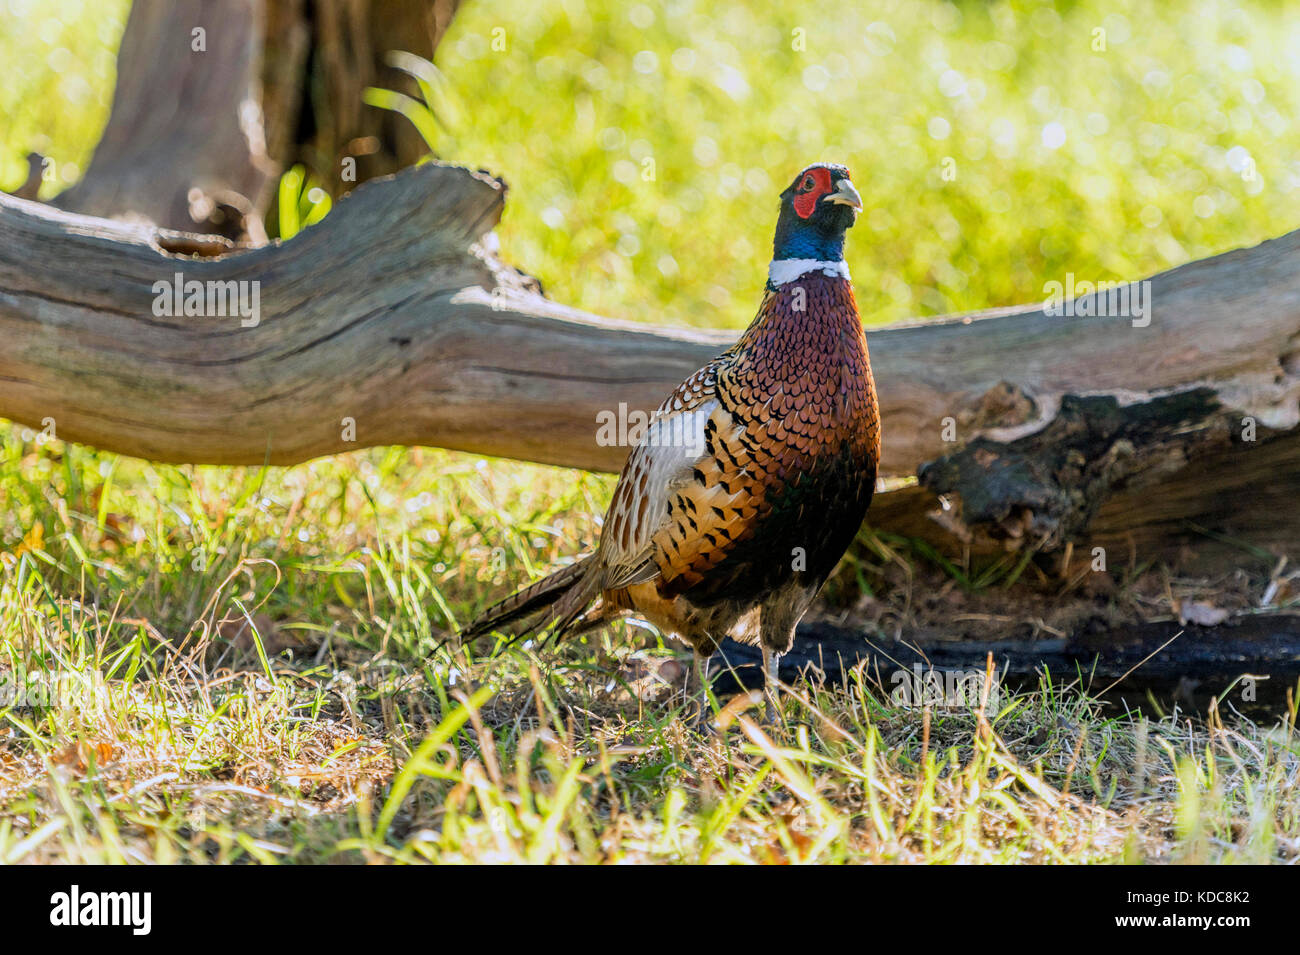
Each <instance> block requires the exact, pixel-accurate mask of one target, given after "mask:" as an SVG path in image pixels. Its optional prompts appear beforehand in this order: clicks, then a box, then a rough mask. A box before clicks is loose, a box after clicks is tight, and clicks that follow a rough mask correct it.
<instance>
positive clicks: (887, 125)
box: [0, 0, 1300, 327]
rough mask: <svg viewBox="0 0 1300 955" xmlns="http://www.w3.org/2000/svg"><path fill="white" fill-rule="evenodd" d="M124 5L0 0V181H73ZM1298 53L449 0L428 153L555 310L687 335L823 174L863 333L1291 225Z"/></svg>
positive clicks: (732, 8) (1287, 33)
mask: <svg viewBox="0 0 1300 955" xmlns="http://www.w3.org/2000/svg"><path fill="white" fill-rule="evenodd" d="M126 10H127V4H126V2H125V0H96V2H94V3H91V2H89V0H57V2H54V0H48V2H37V0H0V62H3V63H4V64H5V67H6V69H5V72H4V80H3V83H0V186H8V187H10V188H12V187H14V186H15V185H16V184H17V183H18V182H21V180H22V176H23V174H24V172H25V165H24V163H23V161H22V157H23V156H24V155H25V154H26V153H27V152H28V151H29V150H31V149H37V150H40V151H41V152H43V153H46V154H47V155H51V156H53V157H54V158H55V159H56V161H57V162H58V163H59V165H58V167H57V168H58V169H59V171H60V175H61V177H62V178H63V179H65V180H68V179H72V178H75V176H76V174H77V170H79V169H82V168H84V166H85V162H86V160H87V158H88V156H89V151H90V149H91V148H92V147H93V143H94V140H95V137H96V135H97V133H98V130H99V128H100V127H101V126H102V124H103V122H104V120H105V119H106V115H107V112H106V110H107V104H108V101H109V98H110V96H111V92H112V79H113V61H112V56H113V52H114V49H115V46H116V43H117V41H118V37H119V35H120V32H121V29H122V27H123V24H124V17H125V13H126ZM1098 31H1101V32H1098ZM1103 47H1104V48H1103ZM1297 50H1300V18H1296V17H1294V16H1292V15H1289V14H1288V13H1287V11H1286V9H1285V6H1284V5H1280V4H1274V3H1269V2H1264V0H1256V2H1247V3H1228V2H1200V3H1186V4H1177V5H1167V4H1160V3H1155V2H1151V0H1115V2H1101V0H1082V2H1078V3H1060V4H1057V5H1052V4H1047V3H1035V2H1030V0H1015V2H1002V3H992V4H989V3H982V2H981V3H975V2H969V3H956V4H954V3H946V2H937V0H918V2H899V0H895V2H884V3H854V2H827V3H819V4H815V5H814V4H804V3H795V2H793V0H768V2H754V3H738V2H735V3H732V2H727V3H724V2H705V0H668V2H663V3H651V2H642V3H630V4H629V3H623V2H614V0H587V2H583V0H542V2H537V3H532V4H519V3H517V2H509V0H472V2H470V3H467V4H466V5H465V7H464V8H463V9H462V10H461V12H460V13H459V14H458V16H457V19H456V22H455V24H454V25H453V29H452V32H451V33H450V35H449V36H448V37H447V38H446V40H445V41H444V43H443V44H442V46H441V48H440V49H439V51H438V55H437V61H438V66H439V68H440V69H441V73H442V75H443V76H445V77H446V78H447V82H446V83H445V84H444V85H443V86H442V88H440V89H439V90H438V99H439V108H438V109H437V111H436V112H437V120H438V123H437V126H436V128H434V126H433V124H432V123H431V124H430V130H429V131H427V133H426V134H427V135H429V136H430V138H433V139H434V140H435V146H436V151H437V152H438V154H439V155H440V157H442V158H444V159H448V160H453V161H463V162H466V163H469V164H471V165H475V166H482V167H486V168H488V169H490V170H491V171H493V172H494V173H497V174H499V175H501V176H503V177H504V178H505V179H506V180H507V182H508V183H509V184H510V185H511V187H512V192H511V195H510V201H509V203H508V205H507V207H506V212H505V219H504V222H503V224H502V229H501V232H502V240H503V248H504V250H505V254H506V257H507V258H508V259H509V260H511V261H512V262H514V263H516V264H518V265H520V266H521V267H523V268H525V269H527V270H529V271H531V272H533V273H534V274H536V275H538V276H539V277H540V278H541V279H542V280H543V282H544V283H545V285H546V287H547V289H548V291H549V292H550V293H551V294H553V295H554V296H555V297H556V298H558V299H560V300H562V301H566V302H570V303H572V304H575V305H578V306H580V307H583V308H587V309H590V310H592V311H597V312H602V313H605V314H613V315H620V316H624V317H628V318H634V319H641V320H646V321H659V322H670V323H679V324H689V325H699V326H732V327H738V326H742V325H744V324H745V323H746V322H747V321H748V320H749V318H750V317H751V315H752V312H753V309H754V307H755V305H756V303H757V301H758V297H759V294H760V292H761V289H762V285H763V282H764V279H765V270H764V266H765V265H766V262H767V260H768V258H769V242H770V236H771V231H772V226H773V221H774V213H775V209H776V195H777V193H778V192H779V191H780V190H781V189H782V188H784V186H785V185H786V184H787V183H788V181H789V180H790V179H791V178H792V177H793V176H794V174H795V173H796V172H797V171H798V170H799V169H800V168H801V167H802V166H804V165H805V164H807V163H809V162H812V161H815V160H820V159H834V160H839V161H843V162H846V163H848V164H849V166H850V167H851V168H852V169H853V171H854V177H855V179H856V180H857V182H858V185H859V188H860V190H861V191H862V193H863V196H864V197H865V198H866V200H867V210H866V212H865V213H864V215H863V217H862V218H861V220H860V221H859V223H858V226H857V228H856V229H855V231H854V233H853V234H852V235H851V237H850V242H849V250H848V258H849V264H850V266H851V267H852V270H853V275H854V279H855V285H856V287H857V290H858V295H859V301H860V305H861V307H862V310H863V312H864V314H866V315H867V316H868V321H870V322H872V323H876V322H883V321H889V320H895V319H900V318H905V317H909V316H914V315H931V314H937V313H941V312H951V311H964V310H969V309H977V308H983V307H988V306H996V305H1009V304H1016V303H1020V302H1026V301H1032V300H1036V299H1040V298H1042V297H1043V294H1044V293H1043V283H1044V282H1045V281H1047V280H1049V279H1060V278H1061V277H1062V276H1063V274H1064V273H1065V272H1067V271H1072V272H1074V273H1075V274H1076V275H1077V276H1078V277H1079V278H1081V279H1088V280H1094V281H1095V280H1101V279H1114V278H1134V277H1138V276H1140V275H1144V274H1149V273H1151V272H1155V271H1159V270H1161V269H1163V268H1167V267H1169V266H1172V265H1177V264H1179V263H1181V262H1184V261H1187V260H1189V259H1194V258H1199V257H1201V256H1205V255H1210V254H1213V253H1215V252H1219V251H1223V250H1225V249H1228V248H1232V247H1234V246H1239V245H1245V244H1251V243H1254V242H1257V241H1259V240H1261V239H1264V238H1267V237H1269V236H1273V235H1277V234H1279V233H1281V232H1284V231H1286V230H1287V229H1289V228H1292V227H1294V226H1295V225H1296V215H1295V210H1296V207H1297V202H1296V200H1297V199H1298V198H1300V158H1297V157H1300V130H1297V127H1296V125H1295V123H1294V122H1292V118H1293V117H1294V116H1295V115H1297V113H1298V112H1300V57H1298V56H1297V53H1296V51H1297ZM373 95H376V96H378V95H382V94H373ZM372 105H374V106H375V107H376V108H380V107H382V106H388V107H389V108H393V104H392V103H388V102H382V103H381V102H378V101H376V102H374V103H372ZM59 187H60V186H59V185H56V184H47V185H46V187H45V190H44V191H43V193H42V195H43V196H44V195H48V194H52V193H53V192H55V191H57V188H59Z"/></svg>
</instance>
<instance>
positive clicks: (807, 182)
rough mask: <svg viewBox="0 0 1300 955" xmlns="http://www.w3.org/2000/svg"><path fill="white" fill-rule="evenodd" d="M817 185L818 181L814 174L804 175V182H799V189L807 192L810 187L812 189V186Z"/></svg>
mask: <svg viewBox="0 0 1300 955" xmlns="http://www.w3.org/2000/svg"><path fill="white" fill-rule="evenodd" d="M815 185H817V181H816V180H815V179H813V177H812V176H804V177H803V182H801V183H800V184H799V191H800V192H807V191H808V190H809V189H811V188H812V187H813V186H815Z"/></svg>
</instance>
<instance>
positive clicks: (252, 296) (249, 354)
mask: <svg viewBox="0 0 1300 955" xmlns="http://www.w3.org/2000/svg"><path fill="white" fill-rule="evenodd" d="M504 196H505V187H504V185H503V184H502V183H501V182H500V181H499V180H497V179H495V178H493V177H491V176H489V175H487V174H485V173H481V172H472V171H470V170H468V169H464V168H460V167H454V166H446V165H439V164H426V165H423V166H420V167H417V168H414V169H410V170H407V171H405V172H403V173H401V174H400V175H398V176H396V177H393V178H391V179H386V180H378V181H375V182H373V183H370V184H367V185H365V186H363V187H362V188H360V189H358V190H357V191H356V192H355V193H353V194H352V195H351V196H349V197H347V198H345V199H344V200H343V201H341V202H340V203H339V205H338V206H337V207H336V209H335V211H334V212H333V213H332V214H331V215H330V216H328V217H327V218H326V219H325V220H324V221H323V222H321V223H320V224H319V225H317V226H315V227H313V228H311V229H308V230H307V231H306V232H304V233H302V234H301V235H299V236H298V237H296V238H295V239H293V240H292V241H290V242H287V243H283V244H280V243H277V244H274V245H271V246H267V247H263V248H258V249H251V250H243V251H236V252H230V251H229V248H228V246H226V245H224V244H222V243H220V242H219V240H215V239H207V240H202V241H197V240H195V239H194V238H193V237H189V238H187V237H185V236H182V235H179V234H176V233H172V232H168V231H166V230H160V229H157V228H154V227H151V226H145V225H129V224H124V223H118V222H110V221H107V220H102V219H92V218H88V217H82V216H74V215H69V214H66V213H61V212H59V211H57V210H54V209H51V208H49V207H47V206H42V205H39V204H36V203H30V202H24V201H22V200H19V199H14V198H11V197H8V196H0V340H3V341H4V343H5V345H4V348H3V351H0V415H3V416H4V417H8V418H10V419H13V420H16V421H19V422H23V423H26V424H29V425H32V426H34V427H40V426H41V424H42V422H44V421H47V420H48V421H51V422H53V423H54V427H55V428H56V429H57V434H58V436H59V437H62V438H66V439H70V440H74V441H82V442H85V443H89V444H93V445H96V446H99V447H102V448H105V449H108V450H112V451H116V452H119V453H123V454H130V455H135V456H139V457H145V458H150V459H153V460H158V461H170V462H191V463H215V464H261V463H263V462H269V463H273V464H292V463H295V462H299V461H303V460H307V459H309V458H312V457H316V456H319V455H323V454H331V453H335V452H339V451H344V450H349V449H354V448H358V447H365V446H372V445H388V444H407V445H412V444H421V445H436V446H440V447H447V448H453V449H458V450H463V451H470V452H474V453H480V454H488V455H495V456H504V457H513V458H519V459H524V460H530V461H538V462H543V463H548V464H558V465H564V466H572V467H581V468H588V469H594V470H605V471H613V470H617V469H618V468H619V467H620V466H621V464H622V461H623V458H624V457H625V455H626V450H627V449H626V448H625V447H619V446H606V445H602V444H601V443H599V442H598V440H597V433H598V428H597V421H598V420H599V416H600V415H602V414H608V413H610V412H616V411H617V410H618V409H619V407H620V405H621V404H625V405H626V407H627V408H628V409H629V410H632V409H639V410H648V409H650V408H653V407H654V406H655V405H657V404H658V402H659V400H660V399H661V398H662V396H663V394H665V393H666V392H667V391H668V390H669V389H670V388H671V387H672V386H673V384H674V383H676V382H677V381H679V380H680V379H681V378H683V377H684V376H685V375H686V374H688V373H689V372H690V371H692V370H693V369H695V368H696V367H698V366H699V365H700V364H702V363H703V362H704V361H705V360H706V359H707V358H708V357H710V356H711V355H713V354H715V353H716V352H717V351H718V350H720V349H721V348H723V347H725V346H726V344H727V343H728V342H730V341H731V340H733V337H734V334H735V333H734V332H700V331H692V330H685V329H665V328H656V327H653V326H648V325H640V324H635V323H629V322H620V321H616V320H611V319H605V318H601V317H598V316H593V315H589V314H586V313H582V312H579V311H577V310H574V309H571V308H567V307H565V306H562V305H558V304H556V303H554V302H551V301H549V300H548V299H546V298H544V297H543V296H542V295H541V294H540V293H539V291H538V287H537V284H536V282H535V281H533V280H532V279H531V278H529V277H528V276H526V275H523V274H522V273H520V272H518V271H516V270H514V269H512V268H510V267H509V266H507V265H505V264H503V263H502V262H501V261H500V259H499V258H498V257H497V255H496V253H495V250H494V244H495V242H494V235H493V233H492V229H493V227H494V226H495V225H496V223H497V221H498V219H499V217H500V212H501V208H502V204H503V202H504ZM194 252H200V253H203V252H207V253H218V254H215V255H208V256H202V255H194V254H191V253H194ZM220 253H227V254H220ZM1298 261H1300V232H1293V233H1290V234H1288V235H1286V236H1283V237H1281V238H1279V239H1275V240H1272V241H1269V242H1265V243H1263V244H1261V245H1259V246H1257V247H1255V248H1252V249H1246V250H1239V251H1236V252H1230V253H1227V254H1224V255H1221V256H1216V257H1214V258H1212V259H1207V260H1204V261H1202V262H1196V263H1192V264H1190V265H1187V266H1183V267H1180V268H1177V269H1174V270H1171V271H1169V272H1166V273H1162V274H1160V275H1157V276H1155V277H1153V278H1152V279H1151V280H1150V288H1149V293H1148V294H1147V296H1146V301H1147V303H1148V306H1149V311H1148V312H1147V314H1146V315H1145V316H1144V317H1143V318H1142V319H1141V320H1139V319H1135V318H1134V317H1132V316H1129V315H1095V314H1080V315H1076V316H1075V317H1070V318H1066V317H1062V316H1060V315H1057V314H1053V311H1052V310H1051V309H1047V308H1044V307H1040V306H1033V307H1025V308H1021V309H1012V310H1005V309H1004V310H996V311H992V312H986V313H981V314H978V315H968V316H955V317H952V318H946V319H937V320H934V321H929V322H925V323H917V324H908V325H902V326H894V327H890V328H884V329H878V330H873V331H871V332H870V335H869V339H870V345H871V349H872V355H873V363H874V365H875V368H876V374H877V382H878V386H879V391H880V395H881V399H882V412H883V416H884V432H885V458H884V462H883V468H884V471H885V472H886V473H887V474H893V475H900V474H908V473H912V472H914V471H916V470H918V469H921V468H922V467H923V466H924V465H926V464H927V462H929V461H932V460H935V459H938V461H937V463H936V464H934V465H931V466H930V467H929V468H926V469H925V470H924V472H923V477H924V480H925V483H926V484H927V485H928V486H927V487H926V488H921V489H916V488H912V489H906V490H905V491H904V492H902V497H901V498H900V499H898V500H897V501H891V500H890V498H891V495H889V494H884V495H881V496H880V500H879V502H878V504H877V506H876V508H875V509H874V510H873V514H872V520H873V522H875V523H879V522H880V521H881V520H884V521H886V522H888V521H890V520H891V519H893V520H895V523H894V524H893V525H890V526H896V527H900V528H902V527H907V528H911V530H912V531H914V532H916V533H917V534H918V535H922V536H924V535H925V534H938V535H939V537H940V538H941V539H942V540H944V541H945V542H946V543H947V544H948V545H949V546H956V547H964V546H967V545H968V544H969V543H970V541H969V540H967V539H965V538H964V535H966V536H969V534H970V529H971V525H972V524H974V525H979V526H980V527H982V528H984V529H986V530H987V531H988V533H987V534H985V536H986V537H990V538H992V539H995V540H996V539H998V538H999V536H1000V540H1001V542H1006V541H1010V542H1011V544H1012V545H1013V546H1020V545H1021V544H1022V543H1028V542H1031V541H1032V542H1033V544H1034V546H1040V547H1043V546H1056V545H1057V544H1059V543H1060V542H1061V541H1062V540H1067V539H1071V538H1073V537H1075V536H1077V535H1080V534H1082V533H1083V532H1084V530H1085V529H1086V528H1088V527H1089V526H1090V525H1093V526H1094V529H1095V525H1097V524H1098V523H1099V522H1102V521H1103V519H1104V518H1106V515H1107V509H1108V508H1113V507H1115V506H1116V504H1115V502H1116V501H1117V500H1120V499H1122V497H1123V495H1124V494H1126V493H1139V494H1142V495H1146V497H1145V498H1144V499H1143V500H1142V501H1139V502H1133V503H1137V504H1139V505H1140V506H1139V507H1138V508H1137V509H1132V508H1131V509H1130V511H1129V512H1127V513H1126V514H1124V515H1121V516H1120V519H1119V521H1118V523H1120V524H1123V523H1125V522H1127V529H1128V532H1131V531H1132V529H1133V528H1134V527H1137V526H1141V525H1142V524H1143V516H1142V515H1143V514H1144V513H1145V511H1144V510H1143V508H1146V507H1147V506H1148V505H1149V503H1150V496H1149V494H1148V493H1147V490H1146V489H1148V488H1149V487H1150V486H1151V485H1152V484H1153V483H1154V484H1158V485H1159V487H1160V489H1161V491H1162V493H1165V494H1166V495H1167V494H1170V493H1172V494H1173V495H1174V497H1175V498H1176V499H1178V500H1179V501H1180V502H1181V503H1180V511H1179V513H1178V515H1176V516H1177V517H1178V518H1179V519H1184V520H1195V519H1196V518H1198V517H1200V516H1202V515H1204V514H1207V513H1213V512H1214V511H1215V510H1216V509H1218V510H1220V511H1222V509H1223V508H1222V504H1221V501H1220V500H1219V498H1220V496H1221V495H1222V493H1223V488H1224V487H1225V486H1229V485H1232V483H1233V482H1234V481H1235V480H1236V479H1237V478H1238V477H1239V475H1240V474H1241V473H1242V472H1243V471H1250V470H1258V469H1255V468H1252V467H1251V466H1250V465H1244V464H1243V462H1245V461H1249V460H1251V457H1250V456H1251V455H1261V454H1263V452H1264V449H1265V448H1273V450H1271V451H1269V452H1268V453H1269V454H1270V455H1273V457H1272V458H1271V460H1273V461H1274V462H1275V463H1276V462H1277V461H1279V460H1280V461H1283V462H1292V461H1294V453H1295V452H1294V448H1295V442H1294V440H1293V438H1294V434H1295V429H1296V425H1297V422H1298V421H1300V269H1297V268H1296V265H1297V262H1298ZM232 283H233V284H232ZM192 288H193V289H197V290H198V291H199V295H198V297H197V299H193V297H192V295H191V290H192ZM160 289H161V290H163V291H161V292H160V291H159V290H160ZM214 289H215V290H216V291H217V292H218V293H221V298H222V304H223V305H225V304H230V303H229V302H225V292H229V294H230V295H236V294H238V295H241V296H242V298H239V299H238V300H237V301H238V302H239V303H241V304H242V306H245V307H243V311H242V312H241V311H239V310H238V309H236V308H233V307H232V308H223V309H221V310H218V309H215V308H213V307H211V306H212V304H213V303H212V296H213V290H214ZM223 290H225V291H223ZM191 301H194V302H195V308H194V309H193V314H175V313H176V312H177V311H180V312H182V313H183V312H186V311H188V310H190V309H189V305H190V303H191ZM1082 302H1083V300H1080V303H1082ZM1080 303H1076V304H1080ZM1097 304H1098V303H1097V302H1095V301H1094V302H1093V305H1094V306H1095V305H1097ZM254 305H255V308H254V307H253V306H254ZM176 306H180V307H179V308H177V307H176ZM1097 310H1098V308H1096V307H1092V308H1088V307H1086V306H1083V305H1082V304H1080V307H1079V308H1078V309H1077V311H1081V312H1085V313H1086V312H1090V311H1091V312H1095V311H1097ZM169 311H170V312H171V314H169ZM245 313H246V314H245ZM254 313H255V314H254ZM1143 409H1146V410H1143ZM1161 409H1163V412H1168V413H1166V414H1164V417H1163V418H1162V417H1161ZM1188 409H1195V411H1196V413H1195V414H1191V415H1189V414H1188V413H1187V411H1188ZM1063 411H1064V414H1063V413H1062V412H1063ZM1242 419H1250V421H1251V422H1252V423H1253V425H1252V426H1253V427H1254V428H1255V430H1256V433H1257V437H1258V440H1255V441H1245V440H1240V441H1236V444H1235V446H1234V439H1232V438H1231V433H1232V428H1234V427H1236V428H1238V429H1239V428H1240V427H1243V425H1242ZM1160 421H1163V424H1160V425H1159V426H1158V427H1157V426H1156V424H1157V423H1158V422H1160ZM1140 422H1147V424H1148V425H1150V427H1146V430H1143V428H1144V427H1145V426H1142V425H1140V424H1139V423H1140ZM1234 422H1235V424H1234ZM1054 429H1055V430H1054ZM1067 435H1069V436H1071V437H1070V438H1069V441H1067V442H1065V444H1062V440H1063V439H1064V438H1065V437H1066V436H1067ZM1066 445H1068V450H1063V449H1065V448H1066ZM1275 446H1280V450H1279V449H1278V448H1277V447H1275ZM959 449H960V450H959ZM1130 449H1131V452H1132V453H1130ZM953 455H958V457H954V456H953ZM1216 455H1219V456H1223V455H1227V460H1228V461H1229V462H1230V465H1229V466H1228V467H1227V468H1221V469H1220V470H1219V471H1218V472H1216V473H1214V474H1206V473H1204V471H1203V470H1199V471H1198V470H1197V462H1201V461H1207V460H1212V459H1214V457H1215V456H1216ZM1259 460H1263V459H1262V458H1261V459H1259ZM1135 461H1136V462H1138V464H1132V462H1135ZM1008 462H1012V463H1014V464H1015V466H1014V467H1007V466H1006V465H1007V463H1008ZM1124 462H1129V464H1124ZM1130 465H1131V466H1130ZM1297 470H1300V469H1296V468H1290V470H1289V471H1286V472H1282V473H1276V472H1275V473H1274V474H1273V475H1272V479H1273V480H1276V481H1280V482H1281V483H1282V484H1283V485H1284V486H1285V487H1287V488H1290V487H1294V482H1295V472H1296V471H1297ZM1076 472H1077V476H1076ZM1013 477H1014V478H1016V480H1011V478H1013ZM981 494H983V495H985V497H986V498H987V499H988V501H990V502H991V503H990V504H989V505H988V506H987V507H985V506H983V505H980V506H974V505H972V506H970V507H967V508H966V510H967V511H968V512H969V513H965V514H963V504H964V503H965V504H971V502H975V501H976V500H977V499H978V498H979V497H980V495H981ZM945 502H946V503H947V505H948V511H947V512H945V511H944V510H943V504H944V503H945ZM1237 503H1238V504H1239V505H1245V506H1246V507H1247V509H1249V503H1250V502H1249V501H1245V502H1243V501H1238V502H1237ZM896 505H902V506H901V510H900V506H896ZM1026 512H1028V515H1027V514H1026ZM945 514H947V515H948V517H945ZM891 516H892V517H891ZM1114 518H1115V515H1113V514H1112V515H1111V519H1112V520H1113V519H1114ZM1268 518H1269V519H1268V520H1264V519H1262V518H1261V519H1260V520H1258V521H1257V522H1256V523H1257V524H1259V525H1260V526H1262V527H1264V528H1266V529H1269V530H1270V532H1271V533H1272V538H1271V539H1270V541H1269V542H1282V543H1285V542H1286V541H1287V540H1290V541H1296V540H1300V534H1297V533H1296V528H1297V526H1298V525H1297V522H1298V521H1300V518H1297V517H1296V515H1295V511H1294V509H1292V510H1291V511H1290V513H1288V514H1280V515H1279V514H1271V515H1268ZM936 519H937V520H936ZM1035 522H1037V523H1035ZM1016 525H1019V526H1020V527H1021V529H1022V533H1021V535H1020V538H1018V539H1017V538H1016V537H1015V535H1014V533H1012V531H1011V530H1010V528H1012V527H1013V526H1016ZM1025 528H1029V529H1030V530H1031V531H1032V533H1024V529H1025ZM1287 535H1290V536H1289V537H1288V536H1287ZM1160 541H1161V538H1160V537H1159V535H1156V536H1155V543H1157V544H1159V543H1160ZM1269 542H1265V543H1266V544H1267V543H1269ZM999 546H1003V544H1001V543H1000V544H999Z"/></svg>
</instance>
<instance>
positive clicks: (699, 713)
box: [692, 650, 709, 732]
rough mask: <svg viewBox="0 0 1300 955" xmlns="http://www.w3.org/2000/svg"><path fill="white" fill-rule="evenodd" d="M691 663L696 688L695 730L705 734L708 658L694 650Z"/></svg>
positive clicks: (707, 704)
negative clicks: (692, 664)
mask: <svg viewBox="0 0 1300 955" xmlns="http://www.w3.org/2000/svg"><path fill="white" fill-rule="evenodd" d="M692 662H693V663H694V666H693V667H692V670H693V672H694V676H695V685H696V686H697V687H698V690H697V692H696V694H695V706H696V710H695V728H696V729H697V730H699V731H700V732H705V731H706V730H707V729H708V727H709V723H708V713H709V658H708V656H707V655H706V654H703V653H701V652H700V651H699V650H696V651H695V653H694V660H693V661H692Z"/></svg>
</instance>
